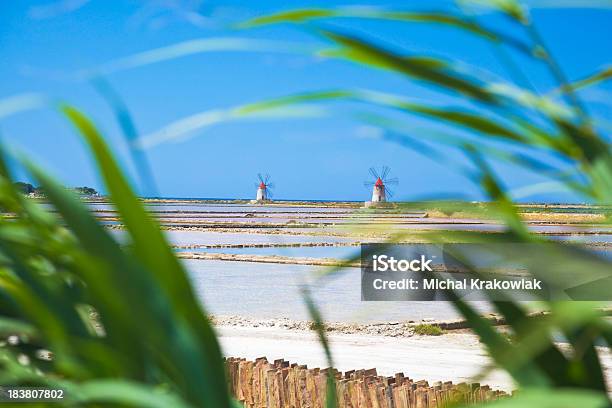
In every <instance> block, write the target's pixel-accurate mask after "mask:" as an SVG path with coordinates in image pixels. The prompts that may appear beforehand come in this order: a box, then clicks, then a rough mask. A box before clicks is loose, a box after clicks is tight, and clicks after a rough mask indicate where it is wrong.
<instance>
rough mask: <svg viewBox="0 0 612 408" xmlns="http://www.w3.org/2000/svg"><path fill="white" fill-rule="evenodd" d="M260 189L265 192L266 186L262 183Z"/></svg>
mask: <svg viewBox="0 0 612 408" xmlns="http://www.w3.org/2000/svg"><path fill="white" fill-rule="evenodd" d="M259 188H261V189H262V190H265V188H266V184H265V183H264V182H263V181H262V182H261V183H259Z"/></svg>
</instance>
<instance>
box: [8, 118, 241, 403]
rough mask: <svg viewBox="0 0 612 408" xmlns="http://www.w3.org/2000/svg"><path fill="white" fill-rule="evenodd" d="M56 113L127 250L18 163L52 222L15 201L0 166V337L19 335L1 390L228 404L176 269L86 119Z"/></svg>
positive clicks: (199, 317) (211, 348)
mask: <svg viewBox="0 0 612 408" xmlns="http://www.w3.org/2000/svg"><path fill="white" fill-rule="evenodd" d="M62 112H63V113H64V114H65V115H66V117H67V118H68V119H69V120H70V121H71V122H72V123H73V124H74V125H75V127H76V128H77V129H78V130H79V132H80V133H81V134H82V135H83V137H84V139H85V140H86V142H87V144H88V146H89V147H90V149H91V152H92V155H93V156H94V158H95V159H96V162H97V163H98V166H99V172H100V174H101V175H102V177H103V179H104V181H105V184H106V188H107V189H108V191H109V192H110V194H111V196H112V198H113V202H114V204H115V206H116V208H117V210H118V211H119V213H120V214H121V217H122V219H123V222H124V223H125V225H126V229H127V234H128V237H129V240H130V243H131V244H130V246H129V248H126V247H122V246H120V245H119V243H118V242H117V241H116V240H115V238H114V237H113V236H112V235H110V234H109V232H108V231H107V230H105V229H104V228H103V227H102V226H101V225H100V224H99V223H98V222H97V221H96V220H95V218H94V217H93V216H92V215H91V214H90V213H89V211H88V210H87V209H86V208H85V207H84V205H83V204H81V203H80V202H79V201H78V200H77V199H76V197H74V196H73V195H72V194H71V193H70V192H69V191H67V190H65V189H64V188H63V187H61V186H60V185H59V184H58V183H56V182H55V181H54V180H52V179H51V178H50V177H49V176H47V175H46V174H45V172H43V171H42V170H40V169H38V168H37V167H36V166H34V165H32V164H31V163H28V162H27V161H26V162H25V166H26V167H27V168H28V169H29V170H30V172H31V174H32V175H33V177H34V178H35V179H36V180H37V181H38V182H39V183H40V185H41V186H42V187H43V188H44V190H45V191H46V193H47V198H48V200H49V202H50V203H51V204H52V205H53V206H54V208H55V210H57V211H58V213H59V214H60V216H61V223H60V222H58V221H57V220H56V219H55V218H54V217H51V216H50V215H49V214H48V213H46V212H44V211H43V210H42V209H41V208H39V207H38V206H37V205H36V204H33V203H32V202H30V201H28V200H27V199H25V198H24V197H23V196H21V195H20V194H19V193H18V192H17V189H16V188H15V186H14V185H13V183H12V181H11V177H10V174H9V172H8V170H7V168H6V166H5V165H4V163H3V162H1V163H0V168H1V172H0V205H1V207H2V210H3V211H6V212H12V213H14V214H15V215H16V216H17V218H16V220H14V222H7V221H1V223H0V250H1V255H2V268H1V269H0V310H1V313H2V327H3V331H5V332H10V333H13V334H18V335H19V338H20V341H19V343H18V344H16V345H12V346H7V347H4V348H2V349H1V350H0V352H1V353H2V357H3V358H2V360H1V362H0V374H1V375H0V383H2V384H4V385H9V384H13V385H47V386H54V387H62V388H64V389H66V396H67V399H66V400H65V401H64V404H66V405H72V404H76V403H79V404H83V403H108V404H113V405H115V406H127V405H130V406H134V405H136V406H152V407H162V406H207V407H229V406H231V405H230V404H231V401H230V397H229V396H228V392H227V388H226V382H225V373H224V365H223V361H222V357H221V353H220V349H219V345H218V343H217V340H216V336H215V334H214V331H213V329H212V327H211V326H210V324H209V322H208V321H207V319H206V317H205V316H206V315H205V313H204V310H202V307H201V305H200V303H199V302H198V300H197V299H196V297H195V295H194V293H193V290H192V288H191V286H190V284H189V282H188V280H187V276H186V272H185V270H184V268H183V266H182V265H181V264H180V263H179V261H178V260H177V259H176V257H175V256H174V254H173V253H172V250H171V249H170V247H169V246H168V244H167V243H166V241H165V239H164V237H163V235H162V233H161V231H160V230H159V228H158V226H157V224H156V223H155V222H154V221H153V220H152V219H151V218H150V217H149V216H148V215H147V213H146V212H145V210H144V208H143V206H142V204H141V203H140V202H139V200H138V199H137V197H136V196H135V195H134V194H133V193H132V191H131V188H130V187H129V186H128V184H127V182H126V181H125V179H124V177H123V175H122V173H121V171H120V170H119V168H118V167H117V165H116V163H115V161H114V159H113V157H112V155H111V153H110V151H109V150H108V147H107V146H106V144H105V143H104V142H103V140H102V138H101V137H100V135H99V134H98V133H97V131H96V129H95V128H94V126H93V125H92V124H91V122H89V121H88V120H87V119H86V118H85V117H84V116H83V115H82V114H81V113H79V112H78V111H77V110H75V109H73V108H71V107H67V106H66V107H63V108H62ZM40 350H51V351H52V352H53V358H52V359H51V360H50V361H49V360H41V359H40V358H39V357H38V354H37V353H38V352H39V351H40ZM23 356H27V358H28V360H29V364H27V365H25V366H24V365H22V364H20V363H18V361H20V359H21V360H23Z"/></svg>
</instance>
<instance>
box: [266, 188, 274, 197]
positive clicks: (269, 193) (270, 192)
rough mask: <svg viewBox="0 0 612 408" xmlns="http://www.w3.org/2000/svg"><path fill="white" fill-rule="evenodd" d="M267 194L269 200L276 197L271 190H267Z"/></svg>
mask: <svg viewBox="0 0 612 408" xmlns="http://www.w3.org/2000/svg"><path fill="white" fill-rule="evenodd" d="M266 194H267V195H268V198H272V197H274V194H273V193H272V190H270V189H269V188H266Z"/></svg>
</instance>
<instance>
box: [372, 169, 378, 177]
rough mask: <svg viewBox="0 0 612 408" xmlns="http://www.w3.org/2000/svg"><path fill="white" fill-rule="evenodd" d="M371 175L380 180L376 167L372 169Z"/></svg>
mask: <svg viewBox="0 0 612 408" xmlns="http://www.w3.org/2000/svg"><path fill="white" fill-rule="evenodd" d="M370 174H371V175H372V177H374V179H378V172H377V171H376V169H375V168H374V167H370Z"/></svg>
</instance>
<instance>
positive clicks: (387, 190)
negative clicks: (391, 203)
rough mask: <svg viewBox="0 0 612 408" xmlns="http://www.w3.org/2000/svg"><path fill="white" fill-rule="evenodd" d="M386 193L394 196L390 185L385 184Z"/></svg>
mask: <svg viewBox="0 0 612 408" xmlns="http://www.w3.org/2000/svg"><path fill="white" fill-rule="evenodd" d="M385 194H386V195H388V196H389V197H393V190H391V189H389V187H387V186H385Z"/></svg>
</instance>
